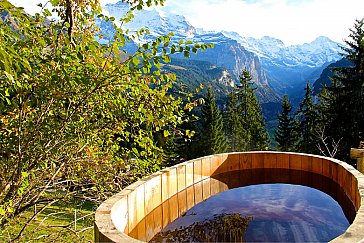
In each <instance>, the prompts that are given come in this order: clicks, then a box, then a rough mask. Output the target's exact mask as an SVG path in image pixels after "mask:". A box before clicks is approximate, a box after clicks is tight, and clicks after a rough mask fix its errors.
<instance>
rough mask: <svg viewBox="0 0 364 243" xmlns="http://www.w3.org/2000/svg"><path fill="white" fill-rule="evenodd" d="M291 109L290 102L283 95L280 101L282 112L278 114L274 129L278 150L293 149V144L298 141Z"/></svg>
mask: <svg viewBox="0 0 364 243" xmlns="http://www.w3.org/2000/svg"><path fill="white" fill-rule="evenodd" d="M291 111H292V106H291V103H290V102H289V100H288V97H287V96H286V95H285V96H284V97H283V101H282V112H281V113H280V114H278V122H279V123H278V127H277V128H276V130H275V139H276V141H277V148H278V150H280V151H294V150H295V144H296V142H297V141H298V137H297V133H296V132H295V126H294V117H292V115H291Z"/></svg>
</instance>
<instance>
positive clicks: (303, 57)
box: [223, 32, 341, 91]
mask: <svg viewBox="0 0 364 243" xmlns="http://www.w3.org/2000/svg"><path fill="white" fill-rule="evenodd" d="M223 34H224V35H225V36H227V37H229V38H232V39H234V40H236V41H238V42H239V43H240V44H241V45H242V46H243V47H244V48H245V49H247V50H249V51H251V52H253V53H255V54H256V55H257V56H258V57H259V59H260V61H261V63H262V66H263V68H264V70H266V72H267V74H268V76H269V78H270V79H271V81H272V82H274V80H278V82H279V84H281V85H282V86H283V88H282V87H281V88H282V91H286V90H287V89H297V88H302V86H303V85H304V84H305V82H306V81H307V80H308V79H311V80H316V79H317V77H318V76H317V75H320V73H321V71H322V70H323V69H324V68H325V67H326V66H327V65H329V64H330V63H333V62H336V61H337V60H339V59H340V58H341V56H340V55H339V53H340V50H341V48H340V46H339V44H338V43H336V42H334V41H332V40H330V39H329V38H327V37H324V36H320V37H317V38H316V39H315V40H314V41H312V42H311V43H305V44H302V45H291V46H288V45H285V44H284V43H283V42H282V41H281V40H278V39H276V38H272V37H269V36H264V37H262V38H260V39H255V38H251V37H241V36H240V35H239V34H237V33H235V32H223ZM279 84H276V85H275V86H276V88H278V87H277V86H278V85H279ZM278 89H279V88H278Z"/></svg>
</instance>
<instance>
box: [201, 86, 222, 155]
mask: <svg viewBox="0 0 364 243" xmlns="http://www.w3.org/2000/svg"><path fill="white" fill-rule="evenodd" d="M201 118H202V121H201V131H200V140H199V144H200V146H199V147H200V148H201V155H210V154H218V153H223V152H226V151H227V146H228V144H227V138H226V136H225V133H224V124H223V120H222V114H221V111H220V109H219V107H218V106H217V104H216V101H215V96H214V93H213V91H212V89H211V87H210V86H209V87H208V90H207V96H206V100H205V103H204V105H203V106H202V114H201Z"/></svg>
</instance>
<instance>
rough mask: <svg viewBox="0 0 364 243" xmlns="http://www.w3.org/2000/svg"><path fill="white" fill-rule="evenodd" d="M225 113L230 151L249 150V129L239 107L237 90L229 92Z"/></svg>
mask: <svg viewBox="0 0 364 243" xmlns="http://www.w3.org/2000/svg"><path fill="white" fill-rule="evenodd" d="M226 106H227V111H226V113H225V120H226V134H227V137H228V142H229V151H231V152H239V151H246V150H248V148H247V147H248V145H247V143H248V140H247V131H246V130H245V128H244V126H243V124H244V119H243V116H242V115H241V112H239V109H238V98H237V95H236V91H232V92H231V93H230V94H229V97H228V101H227V105H226Z"/></svg>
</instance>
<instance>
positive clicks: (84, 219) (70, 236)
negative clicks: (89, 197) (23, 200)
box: [0, 202, 96, 242]
mask: <svg viewBox="0 0 364 243" xmlns="http://www.w3.org/2000/svg"><path fill="white" fill-rule="evenodd" d="M41 207H42V206H38V208H36V209H34V208H32V209H30V210H28V211H26V212H24V213H23V214H21V215H19V217H17V218H16V219H14V220H12V221H11V222H10V223H9V224H8V225H7V226H6V228H5V229H2V230H1V229H0V242H10V241H11V239H13V238H15V237H16V236H17V235H18V234H19V232H20V230H21V229H22V228H23V226H24V224H25V223H26V222H27V221H28V220H29V218H31V217H32V216H33V214H34V210H40V208H41ZM95 210H96V205H95V204H92V203H88V202H86V203H80V202H63V203H58V204H56V205H52V206H50V207H48V208H47V209H45V210H44V211H43V212H42V213H40V214H39V215H38V216H37V218H36V219H35V220H34V221H32V223H31V224H30V225H29V226H28V227H26V229H25V231H24V233H23V237H22V238H21V239H20V242H28V241H30V242H93V240H94V236H93V234H94V233H93V232H94V231H93V221H94V214H93V213H94V212H95ZM75 218H76V219H77V221H76V224H75V223H74V221H75ZM65 226H67V227H65Z"/></svg>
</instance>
